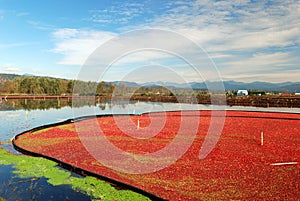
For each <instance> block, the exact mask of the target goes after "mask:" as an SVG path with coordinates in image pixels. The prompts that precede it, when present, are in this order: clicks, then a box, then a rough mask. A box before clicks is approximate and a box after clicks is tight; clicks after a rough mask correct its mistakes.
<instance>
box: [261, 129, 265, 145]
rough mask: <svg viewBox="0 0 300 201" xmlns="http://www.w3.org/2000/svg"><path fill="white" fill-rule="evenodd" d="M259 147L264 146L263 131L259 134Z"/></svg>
mask: <svg viewBox="0 0 300 201" xmlns="http://www.w3.org/2000/svg"><path fill="white" fill-rule="evenodd" d="M260 145H261V146H263V145H264V132H263V131H261V132H260Z"/></svg>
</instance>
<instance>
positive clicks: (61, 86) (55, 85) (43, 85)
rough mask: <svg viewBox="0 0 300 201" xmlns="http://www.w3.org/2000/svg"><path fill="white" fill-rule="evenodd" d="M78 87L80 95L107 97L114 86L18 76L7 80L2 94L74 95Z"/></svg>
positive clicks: (1, 91) (2, 87) (1, 89)
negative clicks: (74, 90)
mask: <svg viewBox="0 0 300 201" xmlns="http://www.w3.org/2000/svg"><path fill="white" fill-rule="evenodd" d="M75 85H76V92H75V93H78V95H105V94H110V93H112V91H113V89H114V87H115V86H114V85H113V84H112V83H105V82H100V83H97V82H83V81H74V80H65V79H59V78H49V77H35V76H18V77H15V78H13V79H11V80H5V81H4V82H3V83H2V84H1V86H0V93H1V94H34V95H62V94H73V88H74V86H75Z"/></svg>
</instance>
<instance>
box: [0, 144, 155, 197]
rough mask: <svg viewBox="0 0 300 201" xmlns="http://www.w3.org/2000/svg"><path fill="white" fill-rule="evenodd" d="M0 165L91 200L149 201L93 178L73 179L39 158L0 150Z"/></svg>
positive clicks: (18, 175)
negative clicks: (76, 192) (65, 187)
mask: <svg viewBox="0 0 300 201" xmlns="http://www.w3.org/2000/svg"><path fill="white" fill-rule="evenodd" d="M0 165H14V168H15V170H14V171H13V173H14V174H15V176H16V177H19V178H40V177H45V178H47V182H48V183H49V184H51V185H53V186H58V185H66V184H67V185H71V187H72V189H74V190H75V191H80V192H82V193H85V194H87V195H88V196H90V197H91V198H92V200H99V199H101V200H120V201H121V200H150V199H149V198H147V197H145V196H143V195H141V194H138V193H135V192H133V191H129V190H117V189H116V188H114V187H113V186H111V185H110V184H109V183H107V182H105V181H102V180H99V179H97V178H95V177H90V176H87V177H82V178H79V177H74V176H72V175H71V173H70V172H68V171H65V170H63V169H61V168H59V167H57V163H55V162H53V161H50V160H47V159H44V158H41V157H32V156H25V155H14V154H11V153H9V152H7V151H6V150H4V149H1V148H0ZM2 200H3V199H2V198H1V197H0V201H2Z"/></svg>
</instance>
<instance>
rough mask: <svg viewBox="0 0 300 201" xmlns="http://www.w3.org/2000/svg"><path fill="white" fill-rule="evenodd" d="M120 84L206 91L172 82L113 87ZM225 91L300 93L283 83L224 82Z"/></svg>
mask: <svg viewBox="0 0 300 201" xmlns="http://www.w3.org/2000/svg"><path fill="white" fill-rule="evenodd" d="M120 83H124V84H125V85H126V86H129V87H137V86H144V87H157V86H164V87H168V88H182V89H184V88H193V89H202V90H207V86H206V83H205V82H190V83H184V84H179V83H174V82H146V83H143V84H137V83H135V82H120V81H118V82H114V84H115V85H117V86H119V85H120ZM209 84H210V86H212V87H213V86H214V85H215V86H216V85H217V84H220V83H217V82H209ZM223 84H224V88H225V90H239V89H247V90H265V91H274V92H287V93H295V92H300V82H283V83H269V82H251V83H245V82H236V81H224V82H223Z"/></svg>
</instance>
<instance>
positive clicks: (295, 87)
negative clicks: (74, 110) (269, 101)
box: [0, 73, 300, 93]
mask: <svg viewBox="0 0 300 201" xmlns="http://www.w3.org/2000/svg"><path fill="white" fill-rule="evenodd" d="M18 76H34V75H31V74H24V75H17V74H3V73H2V74H1V73H0V85H1V84H3V83H4V82H5V81H6V80H12V79H14V78H15V77H18ZM113 83H114V84H115V85H116V86H121V85H122V84H125V86H128V87H141V86H143V87H157V86H164V87H168V88H171V89H172V88H182V89H184V88H190V87H191V88H193V89H203V90H206V89H207V86H206V83H204V82H190V83H183V84H180V83H175V82H146V83H143V84H138V83H136V82H128V81H115V82H113ZM209 84H210V86H214V85H216V84H219V83H217V82H209ZM223 84H224V88H225V90H239V89H248V90H249V89H252V90H265V91H276V92H287V93H295V92H298V93H300V82H282V83H270V82H251V83H246V82H236V81H233V80H231V81H224V82H223Z"/></svg>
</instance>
